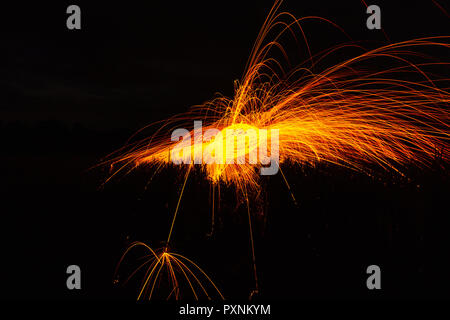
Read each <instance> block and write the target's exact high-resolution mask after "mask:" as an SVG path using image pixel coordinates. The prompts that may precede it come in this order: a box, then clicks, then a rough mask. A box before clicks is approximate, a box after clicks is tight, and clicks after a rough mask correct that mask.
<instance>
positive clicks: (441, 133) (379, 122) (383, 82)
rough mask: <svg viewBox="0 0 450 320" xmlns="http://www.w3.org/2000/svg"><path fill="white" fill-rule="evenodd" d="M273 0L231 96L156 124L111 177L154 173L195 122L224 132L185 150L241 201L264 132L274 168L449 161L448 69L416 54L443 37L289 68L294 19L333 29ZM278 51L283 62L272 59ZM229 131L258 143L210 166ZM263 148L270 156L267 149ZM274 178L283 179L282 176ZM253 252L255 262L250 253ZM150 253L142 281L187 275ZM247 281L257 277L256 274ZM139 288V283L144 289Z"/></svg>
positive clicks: (116, 159) (391, 167) (115, 162)
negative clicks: (161, 270) (165, 271)
mask: <svg viewBox="0 0 450 320" xmlns="http://www.w3.org/2000/svg"><path fill="white" fill-rule="evenodd" d="M280 4H281V1H276V2H275V4H274V6H273V8H272V9H271V11H270V13H269V15H268V17H267V19H266V21H265V23H264V25H263V27H262V29H261V31H260V33H259V35H258V38H257V40H256V43H255V45H254V48H253V51H252V53H251V56H250V59H249V61H248V64H247V67H246V70H245V72H244V76H243V78H242V80H241V81H239V82H238V81H236V82H235V94H234V96H233V97H232V98H227V97H223V96H219V97H217V98H215V99H213V100H211V101H208V102H206V103H204V104H202V105H201V106H196V107H193V108H192V109H191V110H190V111H189V112H187V113H186V114H183V115H177V116H175V117H172V118H171V119H169V120H167V121H165V122H159V123H157V124H158V125H160V127H159V128H158V130H157V131H156V133H154V134H153V135H152V136H150V137H149V138H147V139H144V140H141V141H139V142H136V143H134V144H129V145H127V146H126V149H121V150H120V151H119V155H117V154H114V155H113V156H112V157H111V158H110V159H109V160H108V163H110V164H111V165H112V166H113V167H114V168H115V171H114V173H113V175H112V176H114V175H115V174H117V173H118V172H121V171H122V170H124V169H126V168H128V169H130V168H131V170H132V169H133V168H135V167H137V166H140V165H150V166H154V167H155V170H156V172H157V171H158V170H161V169H162V168H163V167H164V166H167V165H170V164H171V163H172V161H173V154H172V153H171V152H172V150H173V148H174V146H175V145H176V144H177V143H178V142H173V141H171V140H170V133H171V132H172V130H173V129H174V128H179V127H186V128H191V127H192V123H193V121H194V120H202V121H203V123H204V126H203V129H204V130H203V133H204V132H205V131H206V130H208V129H210V128H217V129H218V130H220V132H221V133H223V134H222V136H221V138H219V139H217V137H216V139H209V137H205V138H204V139H203V140H200V141H192V142H193V143H192V144H191V146H190V147H189V148H190V149H189V150H188V151H187V154H189V155H190V156H191V157H192V158H193V159H199V158H200V159H203V160H202V162H201V164H200V165H199V166H200V167H201V168H202V171H203V172H204V174H205V177H206V178H207V179H209V180H210V181H211V183H212V184H213V185H218V184H220V183H224V184H225V185H232V186H234V187H236V189H237V190H238V193H240V195H241V196H243V197H244V198H245V199H246V200H247V204H248V201H249V200H248V193H249V192H250V191H252V190H255V191H257V190H259V188H260V186H261V185H260V183H261V176H260V174H259V170H260V168H261V167H264V164H263V163H262V162H261V161H260V160H258V161H257V162H256V163H249V161H245V163H239V159H240V158H239V157H240V156H242V154H244V155H245V157H246V159H248V157H249V156H250V153H251V152H252V150H254V149H258V150H259V149H261V148H262V146H261V145H260V141H261V140H260V139H259V135H260V134H259V132H260V130H261V129H265V130H267V132H270V131H271V130H272V129H276V130H277V131H278V133H279V136H278V139H279V150H278V152H279V160H278V161H279V164H280V165H281V167H280V170H281V168H282V166H283V165H285V164H290V165H298V164H304V163H309V164H312V165H314V164H315V163H318V162H326V163H331V164H334V165H338V166H344V167H347V168H349V169H351V170H357V171H360V172H364V173H366V174H372V172H373V168H374V167H378V168H381V169H382V170H383V171H385V170H387V171H389V172H392V171H393V172H397V173H399V174H402V168H403V166H404V165H409V164H414V165H418V166H420V167H424V166H428V165H429V164H430V163H431V161H432V160H433V159H434V158H436V156H439V157H440V158H441V159H442V160H443V161H445V162H448V160H449V157H448V153H447V151H448V149H449V117H450V112H449V109H448V103H449V101H450V93H449V90H448V83H449V79H448V78H446V77H445V76H444V77H439V76H438V75H436V74H435V73H434V71H435V70H439V69H441V68H448V63H447V62H437V61H434V60H433V59H431V58H430V57H427V56H426V55H425V54H424V53H423V51H426V50H427V49H429V48H431V47H436V48H439V50H448V49H449V47H450V44H449V38H450V37H447V36H441V37H432V38H421V39H414V40H409V41H403V42H399V43H394V44H388V45H385V46H383V47H380V48H377V49H373V50H370V51H363V49H362V48H361V47H360V46H358V45H357V44H355V43H353V42H351V43H348V44H344V45H340V46H337V47H333V48H331V49H329V50H326V51H324V52H321V53H320V54H318V55H315V56H311V55H310V58H308V59H307V61H306V62H305V63H303V64H300V65H299V66H297V67H293V68H292V67H290V68H289V69H288V67H289V54H288V51H287V50H285V48H284V46H283V45H282V39H285V38H286V35H289V36H290V37H292V38H293V39H295V41H297V42H299V41H298V39H297V38H296V35H299V34H300V35H301V36H302V38H303V40H304V41H303V43H304V44H305V46H304V47H305V48H306V49H307V51H308V52H309V50H310V49H309V46H308V42H307V40H306V37H305V33H304V32H303V29H302V22H304V21H306V20H311V19H316V20H324V21H325V22H326V23H330V24H333V23H332V22H330V21H328V20H325V19H322V18H320V17H304V18H301V19H296V18H295V17H293V16H292V15H291V14H289V13H287V12H281V13H280V12H279V6H280ZM336 28H339V27H337V26H336ZM273 34H275V36H274V37H273V39H271V40H269V39H268V37H269V35H273ZM349 49H350V50H359V52H360V53H359V54H357V55H356V56H353V57H351V58H349V59H347V60H344V61H342V62H340V63H337V64H335V65H333V66H331V67H325V68H320V66H321V65H322V63H323V62H324V61H325V60H326V58H327V57H329V56H333V55H337V54H338V53H339V52H344V51H345V50H349ZM279 55H281V56H282V57H284V59H277V58H275V57H276V56H279ZM447 55H448V51H447ZM388 65H389V66H390V67H384V66H388ZM430 70H431V71H433V72H431V71H430ZM228 129H240V130H235V131H234V132H238V134H237V138H239V135H240V134H242V135H245V134H246V131H248V129H253V130H255V131H256V132H257V137H258V138H257V139H256V140H251V141H247V143H246V144H245V146H246V148H245V150H232V151H231V153H232V155H233V157H234V160H235V161H234V163H229V164H227V163H222V164H217V163H208V162H209V161H207V159H208V158H207V157H206V158H205V156H204V155H205V154H207V155H208V154H209V155H213V156H218V157H219V158H223V157H224V155H225V154H226V152H230V151H224V152H223V153H220V154H217V152H221V151H220V150H221V148H222V146H223V144H224V143H223V142H221V144H220V147H217V144H218V143H219V142H220V141H219V140H220V139H224V137H225V136H226V131H227V130H228ZM191 136H194V132H193V131H191V132H190V134H189V136H188V137H186V139H189V140H190V139H191ZM244 139H245V138H244ZM268 140H269V141H270V138H269V139H268ZM265 147H267V154H268V156H269V157H270V156H271V154H272V153H273V150H271V144H267V146H264V148H265ZM212 150H213V151H212ZM171 155H172V158H171ZM201 156H203V157H201ZM178 167H179V168H180V170H186V176H185V179H187V176H188V175H189V172H190V170H191V168H192V167H193V165H192V164H190V165H182V166H178ZM281 174H282V176H283V178H284V179H285V182H286V183H287V180H286V177H285V176H284V175H283V173H282V171H281ZM185 182H186V181H185ZM183 189H184V186H183ZM180 198H181V195H180ZM178 205H179V203H178ZM177 211H178V206H177ZM176 213H177V212H175V215H174V220H175V217H176ZM249 222H250V213H249ZM172 227H173V224H172ZM250 231H251V227H250ZM171 232H172V229H171V231H170V233H171ZM169 240H170V234H169V237H168V241H167V242H169ZM252 241H253V240H252ZM252 247H253V243H252ZM149 249H150V248H149ZM150 250H151V249H150ZM252 253H253V261H254V251H253V250H252ZM153 255H154V257H153V259H154V260H153V262H152V265H151V266H152V267H151V270H152V271H150V274H149V276H148V277H147V280H146V283H147V282H148V281H151V280H149V279H150V278H151V277H152V276H154V273H153V270H156V269H157V268H158V266H159V267H161V266H162V265H163V264H164V265H166V266H168V267H169V268H171V267H170V266H171V265H172V264H174V263H175V264H176V265H177V266H178V267H179V269H180V270H181V271H182V270H183V269H186V268H185V267H182V264H181V262H180V260H179V259H178V258H177V256H176V255H174V254H172V255H168V253H166V252H165V251H164V253H163V254H159V255H158V254H155V253H153ZM171 273H172V274H173V270H172V271H171ZM254 277H255V279H256V278H257V277H256V268H255V275H254ZM173 282H174V286H176V283H175V280H173ZM146 286H147V284H144V285H143V288H142V290H143V291H145V288H146ZM256 287H257V284H256ZM143 291H141V294H142V293H143ZM151 291H153V286H152V289H151ZM141 294H140V296H141ZM150 295H151V294H150ZM175 296H176V294H175Z"/></svg>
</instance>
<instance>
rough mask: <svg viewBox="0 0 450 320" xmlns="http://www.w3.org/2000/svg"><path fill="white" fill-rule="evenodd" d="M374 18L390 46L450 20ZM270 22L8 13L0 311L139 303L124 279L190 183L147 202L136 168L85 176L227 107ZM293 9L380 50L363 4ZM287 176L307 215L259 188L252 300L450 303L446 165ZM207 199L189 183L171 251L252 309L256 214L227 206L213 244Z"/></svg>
mask: <svg viewBox="0 0 450 320" xmlns="http://www.w3.org/2000/svg"><path fill="white" fill-rule="evenodd" d="M439 2H440V4H441V5H443V6H444V8H445V9H446V10H447V11H448V10H449V8H448V6H447V7H445V4H444V1H439ZM70 4H78V5H79V6H80V7H81V11H82V30H79V31H70V30H67V28H66V18H67V14H66V13H65V12H66V8H67V6H68V5H70ZM369 4H371V3H369ZM376 4H378V5H379V6H380V7H381V10H382V26H383V29H384V30H385V32H386V34H387V35H388V36H389V38H390V40H391V41H400V40H407V39H411V38H416V37H422V36H435V35H448V31H449V20H448V16H446V15H445V13H444V12H442V11H441V10H440V9H439V8H438V7H437V6H436V5H435V4H434V3H433V2H432V1H426V0H422V1H395V2H394V1H377V2H376ZM271 5H272V2H271V1H248V2H247V1H246V2H244V1H223V2H219V1H194V2H192V1H188V2H186V1H183V2H181V1H180V2H171V1H145V2H137V1H136V2H130V1H126V2H116V3H111V2H97V1H96V2H95V3H93V1H90V2H81V1H77V2H76V3H69V2H64V1H60V2H59V3H53V4H49V3H44V2H39V3H37V4H24V3H20V4H17V5H10V4H9V5H6V4H2V6H1V10H0V36H1V38H0V39H1V44H0V48H1V53H0V97H1V98H2V99H1V101H2V102H1V108H0V139H1V140H0V141H1V148H0V153H1V157H0V159H1V166H2V169H1V184H0V186H1V190H0V191H1V200H2V202H1V204H0V205H1V210H0V213H1V214H0V228H1V230H0V250H1V258H0V259H1V260H0V261H1V263H0V275H1V285H0V291H1V293H0V294H1V297H2V298H31V299H47V298H56V299H93V298H95V299H110V298H117V299H119V298H120V299H135V297H136V287H135V284H130V285H129V286H126V287H121V286H117V285H114V284H113V272H114V268H115V266H116V264H117V262H118V259H119V258H120V256H121V254H122V253H123V251H124V249H125V248H126V247H127V245H128V244H129V243H130V241H133V240H141V241H146V242H148V243H149V244H150V245H152V246H156V247H158V246H159V245H161V241H163V240H165V238H166V236H167V231H168V229H169V226H170V218H171V217H172V214H173V210H174V207H175V205H176V201H177V196H178V193H179V191H180V187H181V177H180V176H179V174H178V173H177V172H176V171H174V170H173V169H168V170H166V171H165V172H163V173H162V174H160V175H159V176H157V177H156V179H155V180H154V181H153V182H152V183H151V184H150V185H149V187H148V188H147V189H146V188H145V186H146V183H147V180H148V177H149V175H150V174H151V172H149V171H147V170H145V169H140V170H137V171H135V172H134V173H132V174H130V175H129V176H126V177H123V176H122V177H120V179H116V180H113V181H112V182H111V183H108V184H107V185H106V186H105V187H104V188H101V185H102V183H103V182H104V181H105V180H106V178H107V177H108V175H109V173H108V170H107V168H96V169H93V170H89V169H90V168H92V167H93V166H95V165H96V164H98V163H99V161H100V160H101V159H102V158H103V157H104V156H105V155H107V154H109V153H110V152H112V151H114V150H116V149H118V148H119V147H121V146H122V145H123V144H124V143H125V142H126V140H127V138H128V137H129V136H130V135H131V134H132V133H134V132H135V131H136V130H138V129H140V128H141V127H143V126H145V125H147V124H149V123H151V122H153V121H156V120H161V119H164V118H166V117H168V116H171V115H174V114H177V113H179V112H183V111H186V110H187V108H188V107H189V106H191V105H195V104H200V103H202V102H204V101H206V100H208V99H210V98H212V97H213V96H214V94H215V93H216V92H220V93H222V94H224V95H227V96H230V95H232V93H233V80H235V79H239V78H240V77H241V76H242V72H243V69H244V67H245V63H246V61H247V57H248V55H249V53H250V50H251V48H252V45H253V41H254V40H255V38H256V36H257V33H258V31H259V28H260V27H261V25H262V23H263V22H264V19H265V16H266V14H267V13H268V11H269V9H270V7H271ZM282 8H283V9H284V10H288V11H290V12H291V13H293V14H294V15H296V16H297V17H300V16H307V15H316V16H321V17H325V18H328V19H331V20H333V21H334V22H336V23H338V24H339V25H340V26H342V27H343V28H344V29H345V31H346V32H347V33H348V34H349V35H350V36H351V37H352V38H353V39H354V40H356V41H362V42H363V43H364V44H365V45H366V46H367V47H369V48H370V47H375V46H379V45H381V44H384V43H386V41H387V40H386V39H385V37H384V35H383V33H382V32H381V31H377V30H374V31H370V30H368V29H367V28H366V26H365V24H366V18H367V15H366V13H365V6H364V5H363V3H362V2H360V1H357V0H348V1H301V0H297V1H290V0H287V1H285V3H284V4H283V6H282ZM305 31H306V33H307V35H308V36H309V40H310V44H311V48H312V51H313V52H318V51H319V50H321V49H325V48H327V47H330V46H331V45H334V44H337V43H339V42H342V41H345V40H346V39H345V37H343V36H342V35H338V34H337V33H335V31H333V29H332V28H330V27H326V26H324V25H321V24H320V23H317V22H315V23H308V24H305ZM305 58H306V57H305ZM444 58H448V57H444ZM285 170H286V175H287V176H288V179H289V181H290V183H291V184H292V188H293V191H294V193H295V195H296V196H297V199H298V205H294V204H293V202H292V201H291V199H290V195H289V193H288V191H287V190H286V187H285V185H284V183H283V181H282V179H281V176H280V175H277V176H274V177H270V178H269V179H267V181H265V183H264V184H265V191H264V193H263V198H264V200H265V201H266V204H265V205H264V206H263V208H264V209H263V211H264V215H263V216H261V215H259V216H255V217H254V218H255V226H254V227H255V241H256V257H257V266H258V274H259V277H260V286H261V290H260V295H259V297H262V298H266V299H298V298H324V297H326V298H339V299H340V298H362V299H383V298H387V299H391V298H429V297H432V298H449V297H450V294H449V291H448V288H449V285H450V276H449V273H448V270H449V267H450V263H449V261H448V257H447V256H448V251H449V250H448V243H449V242H448V241H449V235H448V228H449V226H450V219H449V217H448V210H446V209H447V208H446V205H447V198H448V195H449V194H450V193H449V191H450V188H449V180H448V171H447V170H445V169H442V166H438V165H436V166H435V167H432V168H430V169H429V170H426V171H420V170H417V169H415V168H410V172H409V177H410V179H409V180H404V179H403V180H402V179H398V178H395V177H394V178H393V177H389V178H386V179H383V180H380V181H374V180H372V179H370V178H368V177H365V176H361V175H357V174H354V173H350V172H348V171H345V170H342V169H336V168H324V167H319V168H315V169H311V168H286V169H285ZM210 200H211V197H210V187H209V185H208V184H207V183H206V182H205V181H203V180H202V179H201V176H200V175H198V174H195V175H194V176H193V178H192V179H191V180H189V182H188V185H187V188H186V194H185V196H184V198H183V202H182V205H181V210H180V212H179V218H178V220H177V223H176V226H175V230H174V236H173V242H172V248H173V250H174V251H177V252H180V253H182V254H184V255H186V256H187V257H189V258H192V259H193V260H195V261H197V262H198V263H199V265H200V266H202V267H203V268H204V269H205V271H207V273H208V274H209V275H210V276H211V277H212V278H213V279H214V280H215V282H216V284H217V285H218V286H219V288H221V289H222V292H223V293H224V295H225V296H226V297H227V298H231V299H233V298H235V299H247V298H248V296H249V293H250V291H251V289H252V286H253V280H252V273H251V263H250V247H249V237H248V225H247V220H246V211H245V207H243V206H242V205H240V206H239V204H238V203H237V202H236V199H235V198H234V191H233V190H224V191H223V198H222V204H221V208H220V210H219V212H217V217H218V218H217V221H216V223H217V226H216V233H215V234H214V235H213V237H206V233H207V232H208V231H209V223H210V214H211V203H210ZM261 210H262V209H261ZM261 210H260V211H261ZM255 211H258V210H255ZM260 211H259V212H260ZM70 264H77V265H79V266H80V267H81V270H82V290H81V291H76V290H74V291H69V290H67V289H66V284H65V282H66V277H67V275H66V273H65V271H66V267H67V266H68V265H70ZM370 264H377V265H379V266H380V267H381V269H382V290H381V291H377V292H373V291H371V292H369V291H368V290H367V288H366V285H365V281H366V278H367V275H366V273H365V270H366V268H367V266H368V265H370Z"/></svg>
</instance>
